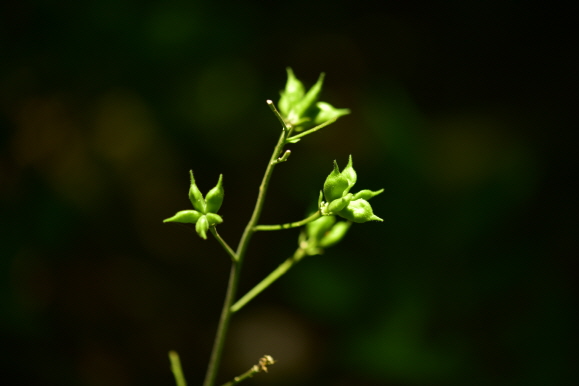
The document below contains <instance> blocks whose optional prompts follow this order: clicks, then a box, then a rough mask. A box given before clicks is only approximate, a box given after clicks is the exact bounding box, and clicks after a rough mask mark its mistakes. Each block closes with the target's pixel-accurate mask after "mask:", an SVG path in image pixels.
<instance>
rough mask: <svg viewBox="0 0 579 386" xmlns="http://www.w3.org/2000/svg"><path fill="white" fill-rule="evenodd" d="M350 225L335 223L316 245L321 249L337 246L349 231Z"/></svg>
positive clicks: (344, 222)
mask: <svg viewBox="0 0 579 386" xmlns="http://www.w3.org/2000/svg"><path fill="white" fill-rule="evenodd" d="M350 225H352V223H351V222H349V221H340V222H337V223H336V224H335V225H334V226H333V227H332V229H330V231H329V232H327V233H326V234H325V235H324V237H323V238H322V240H320V243H319V244H318V245H319V246H320V247H321V248H328V247H331V246H332V245H335V244H337V243H338V242H339V241H340V240H342V239H343V238H344V236H345V235H346V232H348V229H350Z"/></svg>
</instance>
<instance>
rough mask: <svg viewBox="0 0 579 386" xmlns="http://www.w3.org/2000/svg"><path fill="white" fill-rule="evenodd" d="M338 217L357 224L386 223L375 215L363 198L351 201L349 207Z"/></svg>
mask: <svg viewBox="0 0 579 386" xmlns="http://www.w3.org/2000/svg"><path fill="white" fill-rule="evenodd" d="M338 215H340V216H341V217H343V218H345V219H346V220H350V221H353V222H357V223H363V222H366V221H384V220H382V219H381V218H380V217H378V216H376V215H374V212H373V211H372V206H371V205H370V203H369V202H368V201H366V200H364V199H362V198H360V199H358V200H354V201H351V202H350V203H349V204H348V206H347V207H345V208H344V209H342V210H341V211H340V212H339V213H338Z"/></svg>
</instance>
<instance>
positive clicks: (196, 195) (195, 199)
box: [189, 170, 207, 214]
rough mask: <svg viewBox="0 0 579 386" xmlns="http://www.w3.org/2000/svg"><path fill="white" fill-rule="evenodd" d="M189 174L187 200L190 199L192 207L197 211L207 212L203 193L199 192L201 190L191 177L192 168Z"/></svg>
mask: <svg viewBox="0 0 579 386" xmlns="http://www.w3.org/2000/svg"><path fill="white" fill-rule="evenodd" d="M189 174H190V175H191V187H190V188H189V200H190V201H191V204H193V208H195V209H197V210H198V211H199V212H201V213H203V214H205V213H207V204H206V203H205V200H204V199H203V194H201V191H200V190H199V188H198V187H197V184H196V183H195V178H193V170H190V171H189Z"/></svg>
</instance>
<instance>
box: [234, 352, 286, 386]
mask: <svg viewBox="0 0 579 386" xmlns="http://www.w3.org/2000/svg"><path fill="white" fill-rule="evenodd" d="M274 363H275V361H274V360H273V358H272V357H271V356H269V355H264V356H263V357H261V358H260V359H259V364H257V365H253V366H252V367H251V369H249V370H247V371H246V372H245V373H243V374H241V375H238V376H237V377H235V378H233V380H231V381H229V382H227V383H224V384H223V386H234V385H237V384H238V383H240V382H243V381H245V380H246V379H249V378H251V377H253V376H254V375H255V374H257V373H259V372H262V371H263V372H266V373H267V366H269V365H273V364H274Z"/></svg>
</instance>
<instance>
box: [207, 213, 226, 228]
mask: <svg viewBox="0 0 579 386" xmlns="http://www.w3.org/2000/svg"><path fill="white" fill-rule="evenodd" d="M205 217H207V221H208V222H209V225H210V226H213V225H217V224H221V223H222V222H223V219H222V218H221V216H220V215H218V214H215V213H207V214H206V215H205Z"/></svg>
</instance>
